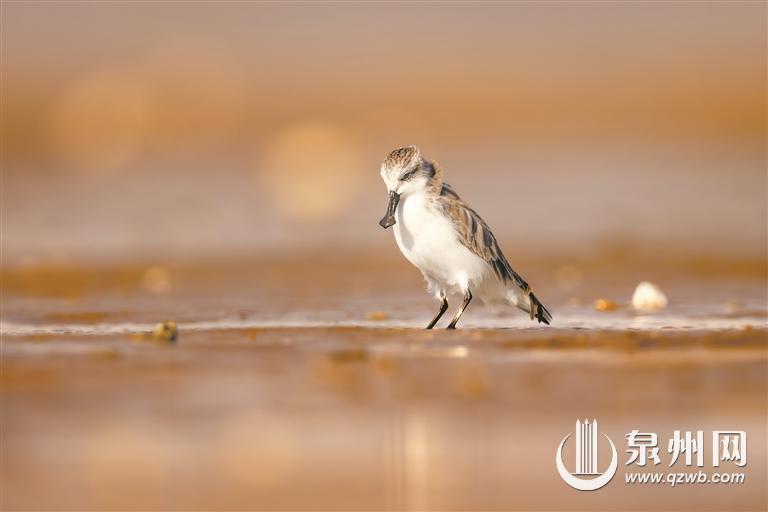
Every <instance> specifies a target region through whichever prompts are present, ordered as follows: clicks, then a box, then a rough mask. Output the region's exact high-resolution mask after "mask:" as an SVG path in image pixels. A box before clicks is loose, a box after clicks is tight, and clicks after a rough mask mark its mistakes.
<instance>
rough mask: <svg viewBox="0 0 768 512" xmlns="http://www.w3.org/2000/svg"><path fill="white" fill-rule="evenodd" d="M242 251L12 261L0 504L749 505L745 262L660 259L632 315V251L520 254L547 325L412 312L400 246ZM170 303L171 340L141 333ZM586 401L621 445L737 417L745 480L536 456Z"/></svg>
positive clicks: (760, 487)
mask: <svg viewBox="0 0 768 512" xmlns="http://www.w3.org/2000/svg"><path fill="white" fill-rule="evenodd" d="M244 268H246V269H247V268H250V267H249V266H247V265H246V266H230V267H226V266H224V267H215V268H208V267H203V270H201V269H200V267H197V268H196V269H195V270H194V271H190V270H183V269H175V268H174V267H169V269H168V270H166V272H167V274H168V275H167V276H166V278H167V279H168V282H169V284H168V286H166V287H161V288H163V291H162V292H157V289H156V290H155V291H151V287H150V289H148V287H147V282H146V279H143V277H145V273H146V271H145V270H144V269H141V268H137V269H135V270H132V269H129V270H125V269H117V270H112V271H108V270H103V271H101V273H98V272H96V273H95V274H96V276H95V277H94V275H93V274H92V273H89V272H87V271H75V270H67V271H61V270H59V271H50V270H48V271H45V272H42V273H41V272H40V271H37V272H30V271H25V272H27V273H26V274H23V275H22V274H19V273H16V274H11V275H8V274H6V276H4V277H6V279H5V280H4V283H5V286H6V287H5V288H4V290H3V314H2V319H1V321H2V323H0V329H1V330H2V335H3V336H2V337H3V343H2V365H3V372H2V397H3V412H4V414H3V418H2V429H3V439H4V442H3V446H4V450H3V454H2V458H3V468H4V470H3V489H4V498H3V500H4V501H3V505H4V507H6V508H8V509H38V510H42V509H77V510H84V509H99V510H104V509H192V508H194V509H214V508H215V509H231V510H234V509H238V510H242V509H271V510H275V509H283V510H297V509H302V510H307V509H312V510H339V509H347V510H363V509H364V510H383V509H392V510H395V509H398V510H399V509H411V510H424V509H441V510H444V509H462V510H465V509H486V510H488V509H505V510H511V509H517V510H531V509H539V510H553V509H564V508H568V509H582V510H616V509H625V510H630V509H631V510H646V509H659V508H663V509H669V510H722V509H728V510H756V509H765V506H766V489H765V485H764V482H765V480H766V476H767V475H768V473H767V472H766V458H765V457H764V456H763V454H765V451H766V444H765V439H766V420H765V411H766V388H767V386H768V378H767V377H766V373H767V370H766V368H767V367H768V366H767V364H768V350H767V349H766V336H768V328H767V326H766V304H765V300H764V295H763V294H764V291H763V290H764V287H763V286H761V285H762V283H761V281H760V280H761V279H762V276H761V275H759V274H758V275H751V276H750V275H747V276H744V275H737V276H724V277H719V278H718V279H716V280H712V279H709V280H706V281H700V280H698V279H696V278H695V276H693V277H691V276H690V275H676V276H675V275H673V277H669V278H667V279H665V280H664V281H662V282H661V283H660V284H661V285H662V287H663V288H664V290H665V292H667V294H668V295H669V297H670V300H671V305H670V307H669V308H668V309H667V310H665V311H662V312H659V313H655V314H637V313H635V312H633V311H632V310H631V309H630V308H629V307H628V305H627V302H628V297H629V295H630V294H631V291H632V284H633V283H634V282H635V281H637V280H639V279H638V278H640V277H645V276H641V274H642V273H641V272H636V273H635V272H634V271H632V272H620V273H617V274H615V275H614V276H612V277H611V278H610V279H604V280H600V281H595V284H591V283H590V285H589V286H587V285H586V283H585V284H584V285H583V286H581V287H580V288H577V289H569V290H566V289H563V287H562V286H560V285H559V284H558V282H557V281H556V280H555V279H554V278H552V277H551V276H550V277H548V274H547V272H546V270H545V269H544V270H542V269H541V268H536V267H533V268H532V271H531V273H532V274H533V277H532V278H531V280H532V281H534V282H535V283H536V285H537V286H538V289H540V290H541V294H542V296H544V297H546V298H547V299H546V300H547V305H548V306H550V309H551V310H552V311H553V313H554V316H555V322H554V323H553V326H552V327H543V326H540V325H538V324H534V323H531V322H530V320H529V319H528V317H527V316H526V315H525V314H523V313H517V312H510V311H496V312H493V311H488V310H485V309H483V308H481V307H478V305H476V304H472V305H471V306H470V308H469V309H468V311H467V313H466V315H465V317H464V319H463V320H462V323H461V324H460V326H461V327H463V328H462V329H459V330H457V331H445V330H443V329H436V330H434V331H424V330H423V329H422V327H423V325H424V324H425V323H426V321H428V320H429V318H430V317H431V315H432V314H433V313H434V311H433V308H434V306H435V305H434V303H433V302H432V301H430V300H429V299H428V298H427V297H425V296H424V294H423V290H422V288H421V284H420V283H419V282H418V277H417V275H414V273H413V272H412V271H411V270H410V269H409V268H408V267H405V266H399V265H398V264H393V265H390V266H386V265H385V266H383V267H377V266H376V265H373V264H371V263H366V264H359V265H358V266H357V267H355V266H354V265H347V264H345V263H344V262H340V263H339V264H338V265H336V266H333V265H330V266H329V265H326V266H324V271H323V272H315V270H314V265H312V264H311V262H299V263H291V264H282V265H272V266H265V265H262V266H259V270H258V271H253V272H248V271H243V269H244ZM350 269H351V270H350ZM373 269H376V270H378V271H373ZM155 273H156V272H155ZM623 274H627V275H623ZM661 277H664V276H661ZM89 280H90V281H89ZM588 282H589V281H588ZM149 284H152V283H149ZM598 297H603V298H607V299H612V300H615V301H617V302H618V303H619V306H620V309H619V310H618V311H613V312H599V311H596V310H595V309H594V307H593V306H592V301H593V300H594V299H595V298H598ZM166 319H173V320H174V321H176V322H177V323H178V326H179V338H178V340H177V341H176V342H175V343H168V342H164V341H160V340H155V339H153V338H151V336H149V332H150V331H151V330H152V329H153V327H154V325H155V323H156V322H159V321H163V320H166ZM444 322H447V320H444ZM586 416H588V417H590V418H597V419H598V420H599V422H600V425H601V430H602V431H603V432H604V433H607V434H608V435H609V436H610V437H611V438H612V439H614V441H616V442H617V448H619V449H620V450H622V449H623V448H624V444H623V443H624V441H623V436H624V434H625V433H626V432H629V431H630V430H632V429H634V428H639V429H645V430H650V431H654V432H657V433H658V434H659V438H660V439H663V440H664V441H663V442H662V443H661V445H663V444H664V443H665V442H666V440H667V439H668V438H669V437H670V436H671V433H672V431H673V430H683V431H686V430H694V431H695V430H704V431H705V432H708V431H710V430H715V429H737V430H745V431H747V432H748V434H749V440H750V445H749V456H750V460H749V465H748V467H747V468H745V469H744V470H743V471H744V473H745V474H746V482H745V483H744V484H741V485H738V486H734V485H731V486H723V485H721V486H716V485H701V486H695V485H688V486H679V487H675V488H672V487H668V486H653V487H652V488H649V487H642V486H634V487H633V486H629V485H626V484H624V483H623V481H622V475H617V476H616V477H615V479H614V481H613V482H611V483H610V484H609V485H608V486H606V487H605V488H604V489H601V490H600V491H596V492H594V493H579V492H577V491H574V490H573V489H571V488H569V487H567V486H566V485H565V484H564V483H563V482H562V481H561V480H560V478H559V476H558V475H557V472H556V470H555V465H554V462H553V461H552V459H553V456H554V453H555V449H556V448H557V444H558V443H559V441H560V439H562V437H563V436H564V435H565V434H567V433H569V432H572V431H573V424H574V422H575V420H576V418H583V417H586ZM661 445H660V446H661ZM662 453H664V447H662ZM620 456H621V457H624V456H625V454H623V453H622V454H620ZM623 462H624V460H623V459H622V463H623ZM664 466H665V467H664V469H663V470H667V468H666V464H665V465H664ZM690 469H692V468H686V467H685V466H682V467H681V468H679V469H677V470H679V471H688V470H690ZM695 469H698V468H695ZM705 469H710V470H711V468H705ZM728 470H729V471H731V470H734V471H735V470H739V471H741V470H740V469H739V468H735V467H733V466H730V467H729V468H728ZM623 471H629V469H625V468H624V466H621V467H620V472H623ZM659 504H662V506H661V507H660V506H659Z"/></svg>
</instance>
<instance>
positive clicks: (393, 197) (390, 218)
mask: <svg viewBox="0 0 768 512" xmlns="http://www.w3.org/2000/svg"><path fill="white" fill-rule="evenodd" d="M399 202H400V194H398V193H397V192H390V193H389V205H387V213H386V215H384V217H382V218H381V220H380V221H379V226H381V227H383V228H384V229H387V228H388V227H390V226H394V225H395V222H397V221H396V220H395V211H396V210H397V203H399Z"/></svg>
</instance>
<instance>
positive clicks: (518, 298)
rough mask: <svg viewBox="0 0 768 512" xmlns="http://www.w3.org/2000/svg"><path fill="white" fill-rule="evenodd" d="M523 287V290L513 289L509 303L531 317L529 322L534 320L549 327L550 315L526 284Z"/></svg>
mask: <svg viewBox="0 0 768 512" xmlns="http://www.w3.org/2000/svg"><path fill="white" fill-rule="evenodd" d="M524 286H525V287H524V288H520V287H515V290H514V292H512V294H510V296H509V299H510V300H509V301H510V303H511V304H513V305H515V306H517V307H518V308H520V309H522V310H523V311H525V312H526V313H528V314H529V315H531V320H534V319H536V320H538V321H539V323H544V324H547V325H549V323H550V322H551V321H552V314H551V313H550V312H549V310H548V309H547V308H546V307H545V306H544V304H542V303H541V301H540V300H539V298H538V297H536V295H535V294H534V293H533V292H532V291H531V289H530V288H529V287H528V286H527V283H524ZM510 291H511V290H510Z"/></svg>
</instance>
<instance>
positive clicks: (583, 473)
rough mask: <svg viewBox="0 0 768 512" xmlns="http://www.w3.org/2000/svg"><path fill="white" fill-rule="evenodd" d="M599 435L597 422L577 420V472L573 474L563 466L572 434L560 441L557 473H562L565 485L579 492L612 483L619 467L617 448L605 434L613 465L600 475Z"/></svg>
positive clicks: (556, 459) (556, 460) (556, 461)
mask: <svg viewBox="0 0 768 512" xmlns="http://www.w3.org/2000/svg"><path fill="white" fill-rule="evenodd" d="M598 434H599V431H598V429H597V420H592V423H590V422H589V420H584V422H581V421H579V420H576V432H575V439H576V471H574V472H573V473H571V472H570V471H568V470H567V469H566V468H565V464H563V447H564V446H565V443H566V441H568V438H569V437H571V434H568V435H567V436H565V437H564V438H563V440H562V441H560V446H558V447H557V454H556V455H555V463H556V464H557V472H558V473H560V477H561V478H562V479H563V480H564V481H565V483H567V484H568V485H570V486H571V487H573V488H574V489H578V490H579V491H594V490H596V489H599V488H601V487H603V486H604V485H605V484H607V483H608V482H610V481H611V478H613V475H615V474H616V469H617V468H618V465H619V459H618V457H617V455H616V446H614V444H613V441H611V438H610V437H608V436H607V435H605V434H603V437H605V439H606V440H607V441H608V443H609V444H610V446H611V463H610V464H609V465H608V469H606V470H605V472H603V473H600V472H599V470H598V467H597V465H598V462H599V458H598V453H599V451H598V448H599V445H600V436H599V435H598ZM585 477H587V478H585ZM590 477H591V478H590Z"/></svg>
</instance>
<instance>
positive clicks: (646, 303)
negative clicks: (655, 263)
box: [632, 281, 667, 311]
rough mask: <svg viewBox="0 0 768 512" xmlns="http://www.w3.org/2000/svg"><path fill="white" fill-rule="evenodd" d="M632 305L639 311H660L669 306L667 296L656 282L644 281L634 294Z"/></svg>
mask: <svg viewBox="0 0 768 512" xmlns="http://www.w3.org/2000/svg"><path fill="white" fill-rule="evenodd" d="M632 307H634V308H635V309H636V310H638V311H660V310H662V309H664V308H666V307H667V296H666V295H664V292H662V291H661V289H660V288H659V287H658V286H656V285H655V284H653V283H649V282H648V281H643V282H642V283H640V284H638V285H637V288H635V293H633V294H632Z"/></svg>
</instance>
